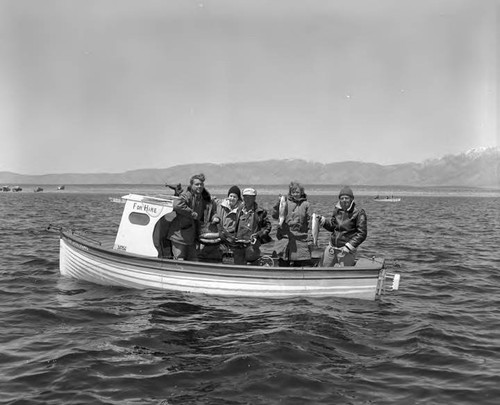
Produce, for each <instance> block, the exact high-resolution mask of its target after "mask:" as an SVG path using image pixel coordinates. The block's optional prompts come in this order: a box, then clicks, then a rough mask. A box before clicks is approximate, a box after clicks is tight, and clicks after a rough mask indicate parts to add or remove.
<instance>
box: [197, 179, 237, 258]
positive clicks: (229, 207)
mask: <svg viewBox="0 0 500 405" xmlns="http://www.w3.org/2000/svg"><path fill="white" fill-rule="evenodd" d="M242 204H243V202H242V201H241V191H240V189H239V187H238V186H232V187H231V188H229V190H228V192H227V198H224V199H223V200H220V199H219V198H216V197H213V199H212V204H209V205H208V206H207V209H206V215H205V216H206V217H207V218H212V220H211V221H210V222H208V223H204V224H203V225H202V227H201V229H200V246H199V250H198V257H199V259H200V260H201V261H207V262H215V263H219V262H222V257H223V253H224V251H225V250H227V247H226V246H224V245H227V246H228V247H231V246H233V245H234V241H235V227H236V214H237V212H238V208H240V207H241V205H242ZM214 213H215V214H214Z"/></svg>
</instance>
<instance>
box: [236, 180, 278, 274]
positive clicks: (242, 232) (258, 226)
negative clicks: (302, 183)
mask: <svg viewBox="0 0 500 405" xmlns="http://www.w3.org/2000/svg"><path fill="white" fill-rule="evenodd" d="M256 196H257V192H256V191H255V190H254V189H253V188H246V189H244V190H243V203H244V204H243V206H242V207H241V208H239V209H238V212H237V214H236V232H235V237H236V247H235V248H233V255H234V264H247V263H248V262H250V263H251V262H254V261H256V260H257V259H258V258H259V257H260V245H261V244H262V243H268V242H270V241H271V237H270V236H269V233H270V232H271V221H270V220H269V218H268V217H267V211H266V210H265V209H263V208H260V207H259V206H258V205H257V203H256V202H255V199H256Z"/></svg>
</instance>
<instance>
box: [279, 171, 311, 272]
mask: <svg viewBox="0 0 500 405" xmlns="http://www.w3.org/2000/svg"><path fill="white" fill-rule="evenodd" d="M280 214H281V216H282V218H283V219H282V221H283V223H282V224H280V225H278V229H277V231H276V238H277V239H278V240H277V241H276V242H275V243H274V251H275V252H276V254H277V255H278V258H279V259H278V262H279V266H281V267H289V266H290V265H292V266H294V267H303V266H308V265H310V264H311V251H310V249H309V242H308V235H309V222H310V220H311V214H310V204H309V201H307V195H306V193H305V191H304V187H303V186H302V185H301V184H300V183H298V182H295V181H292V182H291V183H290V185H289V187H288V195H287V196H286V199H285V198H284V199H283V200H282V199H280V201H278V202H277V203H276V205H275V206H274V207H273V211H272V215H271V216H272V217H273V218H274V219H280Z"/></svg>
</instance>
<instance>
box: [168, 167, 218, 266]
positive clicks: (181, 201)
mask: <svg viewBox="0 0 500 405" xmlns="http://www.w3.org/2000/svg"><path fill="white" fill-rule="evenodd" d="M212 206H213V202H212V197H211V195H210V193H209V192H208V191H207V190H206V189H205V175H204V174H203V173H201V174H195V175H194V176H192V177H191V178H190V180H189V186H188V187H187V189H186V191H184V192H182V193H181V194H180V196H179V198H177V199H175V200H174V204H173V210H174V212H175V213H176V216H175V218H174V219H173V220H172V223H171V224H170V228H169V232H168V236H167V237H168V239H169V240H170V241H171V243H172V254H173V257H174V259H177V260H179V259H181V260H192V261H197V260H198V251H197V241H198V238H199V235H200V228H201V226H202V224H203V223H208V222H209V221H210V220H211V217H210V215H213V213H214V210H213V209H212Z"/></svg>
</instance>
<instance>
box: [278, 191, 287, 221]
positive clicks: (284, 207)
mask: <svg viewBox="0 0 500 405" xmlns="http://www.w3.org/2000/svg"><path fill="white" fill-rule="evenodd" d="M286 211H287V203H286V196H285V195H282V196H281V197H280V208H279V226H282V225H283V223H284V222H285V218H286Z"/></svg>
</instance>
